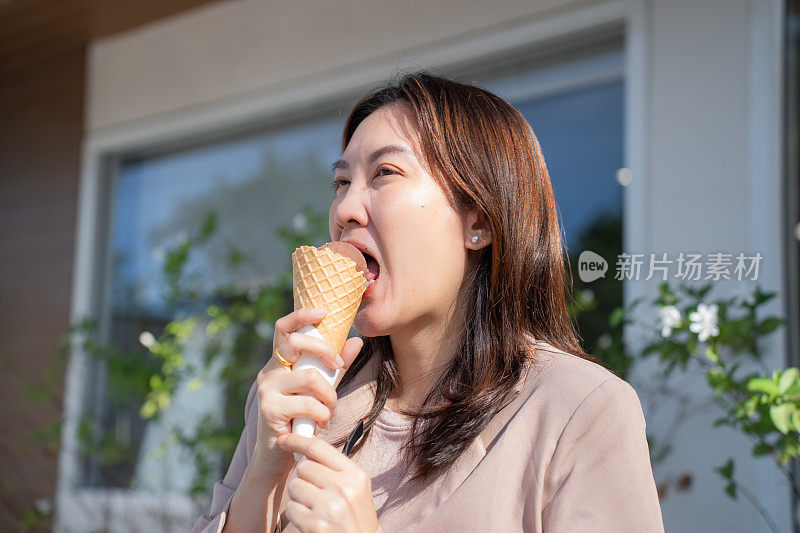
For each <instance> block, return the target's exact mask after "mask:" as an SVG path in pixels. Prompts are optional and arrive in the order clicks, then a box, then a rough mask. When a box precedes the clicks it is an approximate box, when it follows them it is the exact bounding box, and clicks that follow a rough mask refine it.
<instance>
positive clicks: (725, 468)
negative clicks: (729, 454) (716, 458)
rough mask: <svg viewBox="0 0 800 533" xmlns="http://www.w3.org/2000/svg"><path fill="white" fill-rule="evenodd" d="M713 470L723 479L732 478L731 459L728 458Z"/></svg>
mask: <svg viewBox="0 0 800 533" xmlns="http://www.w3.org/2000/svg"><path fill="white" fill-rule="evenodd" d="M714 470H715V471H716V472H718V473H719V475H721V476H722V477H724V478H725V479H731V478H733V459H728V461H727V462H726V463H725V464H724V465H722V466H718V467H717V468H715V469H714Z"/></svg>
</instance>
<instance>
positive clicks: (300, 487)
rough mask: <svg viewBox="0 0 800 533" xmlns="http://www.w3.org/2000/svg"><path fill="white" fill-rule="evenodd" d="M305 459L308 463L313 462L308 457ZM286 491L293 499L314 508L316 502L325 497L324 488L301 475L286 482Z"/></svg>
mask: <svg viewBox="0 0 800 533" xmlns="http://www.w3.org/2000/svg"><path fill="white" fill-rule="evenodd" d="M304 461H305V462H307V463H311V462H313V461H309V460H307V459H304ZM301 462H302V461H301ZM286 491H287V492H288V494H289V497H290V498H291V499H293V500H294V501H296V502H298V503H302V504H303V505H305V506H306V507H308V508H309V509H313V508H314V503H315V502H318V501H320V500H322V498H324V496H323V494H322V489H320V488H319V487H318V486H316V485H314V484H313V483H309V482H308V481H306V480H305V479H302V478H299V477H296V478H293V479H291V480H289V482H288V483H287V484H286Z"/></svg>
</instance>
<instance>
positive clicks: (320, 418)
mask: <svg viewBox="0 0 800 533" xmlns="http://www.w3.org/2000/svg"><path fill="white" fill-rule="evenodd" d="M283 402H284V403H283V405H284V406H283V407H282V409H281V414H282V415H283V416H284V417H286V419H287V420H286V422H288V421H289V420H291V419H293V418H299V417H301V416H309V417H311V418H312V419H314V420H315V421H316V422H318V423H320V424H321V423H323V422H326V421H327V420H329V419H330V417H331V413H332V412H333V411H331V409H329V408H328V407H327V406H326V405H325V404H323V403H322V402H320V401H319V400H317V399H316V398H314V397H313V396H305V395H297V396H295V395H292V396H286V397H284V399H283Z"/></svg>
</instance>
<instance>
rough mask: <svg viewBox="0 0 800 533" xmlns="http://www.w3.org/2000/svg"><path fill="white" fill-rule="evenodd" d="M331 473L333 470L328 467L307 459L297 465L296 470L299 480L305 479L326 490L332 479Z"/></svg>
mask: <svg viewBox="0 0 800 533" xmlns="http://www.w3.org/2000/svg"><path fill="white" fill-rule="evenodd" d="M331 472H332V471H331V469H330V468H328V467H327V466H325V465H322V464H320V463H318V462H316V461H312V460H310V459H307V458H305V459H303V460H302V461H300V462H299V463H297V466H296V467H295V469H294V473H295V476H297V478H299V479H303V480H305V481H307V482H309V483H311V484H313V485H315V486H317V487H319V488H320V489H324V488H325V487H327V486H328V482H329V481H330V479H331Z"/></svg>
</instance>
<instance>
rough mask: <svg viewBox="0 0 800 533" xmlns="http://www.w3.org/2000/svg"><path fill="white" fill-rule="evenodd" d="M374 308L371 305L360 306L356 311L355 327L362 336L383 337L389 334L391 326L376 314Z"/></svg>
mask: <svg viewBox="0 0 800 533" xmlns="http://www.w3.org/2000/svg"><path fill="white" fill-rule="evenodd" d="M374 315H375V312H374V310H372V309H370V306H369V305H367V306H365V307H362V308H360V309H359V310H358V311H357V312H356V317H355V319H354V320H353V329H355V330H356V331H357V332H358V334H359V335H361V336H362V337H381V336H383V335H388V330H389V328H388V327H387V324H384V323H383V322H382V321H381V320H380V319H378V317H376V316H374Z"/></svg>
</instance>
